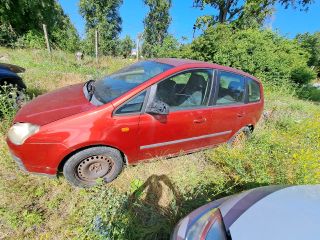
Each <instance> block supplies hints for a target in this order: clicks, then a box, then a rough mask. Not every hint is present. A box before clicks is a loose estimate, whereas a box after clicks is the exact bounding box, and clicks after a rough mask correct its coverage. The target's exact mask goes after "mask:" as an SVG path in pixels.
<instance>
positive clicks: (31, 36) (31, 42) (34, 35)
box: [15, 30, 45, 49]
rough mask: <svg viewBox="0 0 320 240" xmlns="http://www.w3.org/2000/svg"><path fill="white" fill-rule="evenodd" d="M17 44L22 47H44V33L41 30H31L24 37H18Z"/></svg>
mask: <svg viewBox="0 0 320 240" xmlns="http://www.w3.org/2000/svg"><path fill="white" fill-rule="evenodd" d="M15 46H17V47H20V48H33V49H44V48H45V39H44V35H43V33H41V32H39V31H35V30H30V31H28V32H27V33H26V34H24V35H23V36H22V37H20V38H18V40H17V41H16V43H15Z"/></svg>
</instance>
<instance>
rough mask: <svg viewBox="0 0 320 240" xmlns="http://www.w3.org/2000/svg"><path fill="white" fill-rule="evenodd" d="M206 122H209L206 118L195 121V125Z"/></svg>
mask: <svg viewBox="0 0 320 240" xmlns="http://www.w3.org/2000/svg"><path fill="white" fill-rule="evenodd" d="M206 121H207V119H206V118H199V119H195V120H193V123H205V122H206Z"/></svg>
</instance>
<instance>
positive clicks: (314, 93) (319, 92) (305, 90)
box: [298, 85, 320, 102]
mask: <svg viewBox="0 0 320 240" xmlns="http://www.w3.org/2000/svg"><path fill="white" fill-rule="evenodd" d="M298 96H299V97H300V98H302V99H307V100H311V101H315V102H320V89H318V88H316V87H313V86H311V85H305V86H303V87H301V88H300V90H299V91H298Z"/></svg>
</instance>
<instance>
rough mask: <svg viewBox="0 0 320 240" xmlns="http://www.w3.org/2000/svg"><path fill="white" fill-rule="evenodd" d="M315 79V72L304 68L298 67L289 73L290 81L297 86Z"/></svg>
mask: <svg viewBox="0 0 320 240" xmlns="http://www.w3.org/2000/svg"><path fill="white" fill-rule="evenodd" d="M316 77H317V74H316V72H315V71H313V70H311V68H309V67H306V66H299V67H297V68H294V69H293V70H292V72H291V79H292V81H293V82H294V83H295V84H297V85H298V86H302V85H305V84H308V83H310V82H311V81H312V80H314V79H315V78H316Z"/></svg>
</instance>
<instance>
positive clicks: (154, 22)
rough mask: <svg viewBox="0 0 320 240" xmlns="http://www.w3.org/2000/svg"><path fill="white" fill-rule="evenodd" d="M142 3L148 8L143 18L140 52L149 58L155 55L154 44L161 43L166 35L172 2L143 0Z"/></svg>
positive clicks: (169, 0)
mask: <svg viewBox="0 0 320 240" xmlns="http://www.w3.org/2000/svg"><path fill="white" fill-rule="evenodd" d="M144 3H145V5H147V6H148V7H149V9H150V10H149V13H148V15H147V17H146V18H145V19H144V33H143V38H144V43H143V46H142V54H143V56H145V57H148V58H149V57H154V56H155V55H156V52H155V51H156V50H155V46H158V45H162V43H163V40H164V39H165V37H166V36H168V28H169V25H170V23H171V17H170V15H169V10H170V7H171V5H172V3H171V0H144Z"/></svg>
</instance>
